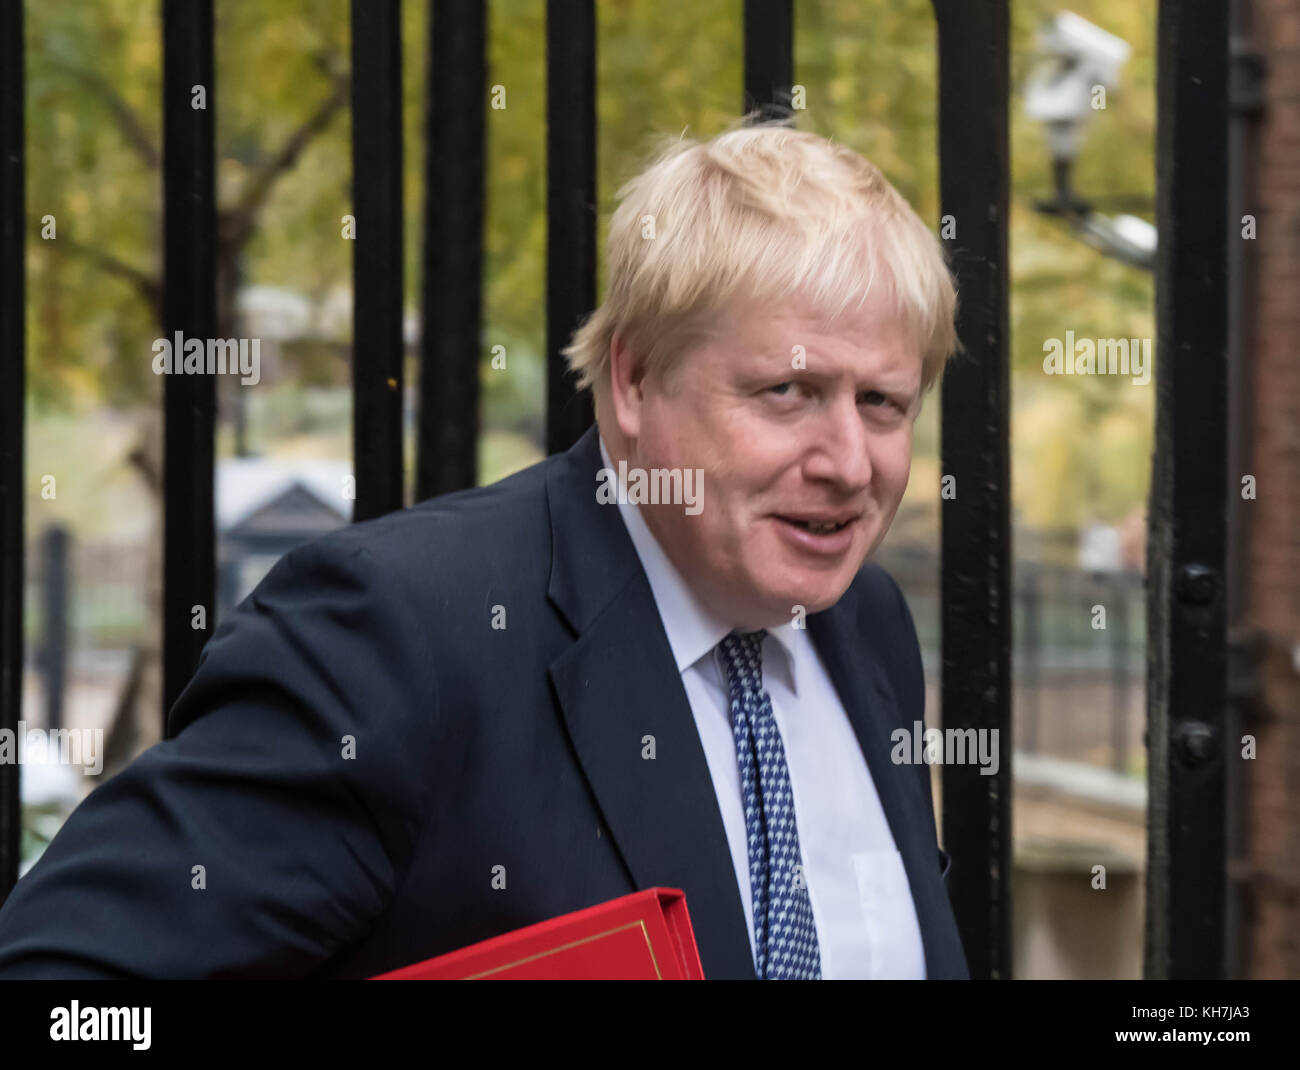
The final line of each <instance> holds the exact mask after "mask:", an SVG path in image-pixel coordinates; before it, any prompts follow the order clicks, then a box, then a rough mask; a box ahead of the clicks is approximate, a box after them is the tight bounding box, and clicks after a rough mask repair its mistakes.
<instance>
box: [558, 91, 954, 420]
mask: <svg viewBox="0 0 1300 1070" xmlns="http://www.w3.org/2000/svg"><path fill="white" fill-rule="evenodd" d="M753 118H754V117H753V116H750V117H746V118H745V119H742V120H740V121H739V123H738V124H736V125H734V126H733V127H731V128H730V129H728V130H726V131H725V132H723V133H721V134H719V135H717V136H716V137H714V138H713V139H712V140H710V141H705V142H700V141H693V140H690V139H687V138H685V137H683V138H673V137H671V136H669V137H666V138H661V139H660V149H659V152H658V154H657V156H656V158H655V159H654V161H653V162H652V163H651V165H650V166H649V167H648V168H647V169H646V170H644V171H643V172H642V173H641V174H639V175H637V176H636V177H635V178H633V179H632V180H631V181H629V182H628V183H627V184H626V185H624V186H623V187H622V189H620V190H619V191H618V200H619V202H620V203H619V206H618V208H617V210H616V211H615V212H614V214H613V217H612V219H611V220H610V227H609V238H608V245H607V253H606V256H607V264H606V270H607V281H606V289H605V299H604V301H603V302H602V303H601V305H600V307H599V308H598V309H596V311H595V312H593V313H592V314H591V315H590V316H589V317H588V318H587V320H586V321H585V322H584V323H583V324H582V326H581V327H579V328H578V330H577V331H576V332H575V333H574V336H573V339H572V341H571V342H570V344H569V345H568V346H566V347H565V348H564V349H563V350H562V351H561V352H562V353H563V354H564V355H565V357H566V358H567V359H568V361H569V368H570V370H571V371H573V372H574V373H576V374H577V377H578V387H579V388H580V389H583V388H589V389H591V390H592V391H593V393H594V394H595V396H596V399H597V401H599V400H600V399H601V398H602V397H603V396H604V395H605V393H606V392H607V391H608V389H609V352H610V344H611V342H612V340H613V337H614V334H615V332H617V333H618V334H619V335H620V336H621V337H622V338H623V340H624V341H625V343H626V344H627V345H629V346H630V348H631V349H632V351H633V352H635V353H636V354H638V355H639V356H640V357H641V358H642V359H643V360H644V361H645V365H646V368H647V370H657V371H659V372H661V373H662V372H666V371H667V370H668V369H669V367H670V366H671V365H672V364H673V362H675V361H676V359H677V358H678V357H679V356H680V355H681V354H682V353H683V352H685V351H687V350H688V349H690V348H691V347H692V345H693V344H695V343H698V342H700V341H703V340H705V339H707V338H708V337H710V336H711V335H712V334H713V333H714V331H715V329H716V328H717V327H718V326H719V323H720V320H721V317H722V313H723V312H724V311H725V310H726V309H728V308H729V306H731V303H732V301H733V299H735V298H738V297H740V298H743V299H745V300H747V301H749V300H752V301H758V302H779V301H782V300H785V299H789V298H793V297H796V296H803V297H805V298H808V299H810V300H811V302H812V304H813V306H814V307H815V308H816V309H818V310H819V311H820V312H821V314H822V315H823V317H824V318H825V319H826V320H827V321H828V322H833V321H834V320H835V319H837V318H838V317H839V316H840V315H843V314H845V313H852V312H853V311H854V310H856V309H859V308H861V306H862V304H863V302H864V301H865V300H866V297H867V293H868V291H869V290H870V289H871V287H872V286H873V285H875V284H876V282H877V275H879V282H880V283H881V284H882V285H883V286H884V287H885V289H886V291H887V300H888V307H892V308H893V309H894V311H895V312H896V313H897V314H898V315H899V316H900V317H901V319H902V320H903V322H904V323H905V325H906V327H907V329H908V330H909V331H910V332H911V334H912V337H913V338H914V339H915V340H916V343H917V348H918V349H920V351H921V356H922V365H921V368H922V370H921V394H922V395H924V394H925V393H926V392H927V391H928V390H929V389H930V388H931V387H932V386H933V385H934V384H935V383H936V382H937V381H938V380H939V378H940V376H941V375H942V372H943V367H944V364H945V363H946V362H947V360H948V358H949V357H950V356H951V355H952V354H953V353H954V352H958V351H960V350H961V349H962V346H961V343H960V341H959V340H958V338H957V334H956V329H955V326H954V317H955V315H956V309H957V293H956V290H955V288H954V286H953V281H952V276H951V270H950V267H949V260H948V256H947V253H946V250H945V249H944V247H943V245H942V244H941V243H940V241H939V239H938V238H937V237H936V236H935V234H934V233H933V232H932V231H931V230H930V228H929V227H927V226H926V225H925V224H924V223H923V222H922V221H921V219H920V217H919V216H917V214H916V213H915V212H914V211H913V210H912V208H911V206H910V205H909V204H908V203H907V201H906V200H904V199H903V197H902V195H901V194H899V192H898V191H897V190H896V189H894V187H893V186H891V185H890V184H889V181H888V180H887V179H886V178H885V177H884V175H882V174H881V173H880V170H879V169H878V168H877V167H876V166H875V165H874V164H872V163H871V162H870V161H868V160H866V159H865V158H864V157H862V156H860V155H858V154H857V153H856V152H853V151H852V150H851V149H848V148H846V147H844V146H843V145H838V144H836V143H834V142H833V141H830V140H828V139H826V138H824V137H819V136H818V135H816V134H812V133H808V132H806V131H800V130H795V129H793V128H792V127H789V126H787V125H784V123H783V122H766V123H762V122H753V121H752V120H753ZM878 268H879V271H877V269H878Z"/></svg>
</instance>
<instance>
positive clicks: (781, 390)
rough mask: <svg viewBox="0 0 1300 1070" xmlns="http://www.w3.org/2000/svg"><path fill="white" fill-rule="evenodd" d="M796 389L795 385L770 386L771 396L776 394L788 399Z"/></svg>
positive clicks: (768, 389)
mask: <svg viewBox="0 0 1300 1070" xmlns="http://www.w3.org/2000/svg"><path fill="white" fill-rule="evenodd" d="M793 389H794V383H777V384H776V385H775V386H769V387H768V388H767V391H768V393H769V394H776V395H777V396H778V397H787V396H788V395H789V394H790V392H791V391H792V390H793Z"/></svg>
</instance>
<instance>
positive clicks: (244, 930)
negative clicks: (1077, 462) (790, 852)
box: [0, 429, 967, 979]
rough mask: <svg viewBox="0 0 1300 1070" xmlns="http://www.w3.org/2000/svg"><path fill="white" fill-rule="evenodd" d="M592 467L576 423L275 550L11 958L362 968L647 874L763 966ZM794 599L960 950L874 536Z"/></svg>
mask: <svg viewBox="0 0 1300 1070" xmlns="http://www.w3.org/2000/svg"><path fill="white" fill-rule="evenodd" d="M600 467H601V459H600V452H599V439H598V438H597V435H596V432H595V430H594V429H592V430H590V431H588V433H587V434H586V435H584V436H583V438H582V439H581V440H580V441H579V442H578V443H577V444H576V445H575V446H574V447H573V449H571V450H569V451H568V452H567V453H563V454H559V455H557V456H555V457H552V458H550V459H548V460H546V461H544V462H542V463H540V464H538V465H535V466H533V467H532V468H529V469H527V470H526V471H523V472H520V473H518V474H517V475H514V476H511V477H510V478H508V479H506V480H503V481H502V482H500V483H497V484H495V485H493V486H490V487H484V488H479V489H474V490H470V491H464V492H461V493H458V494H452V495H448V496H445V497H442V498H436V499H433V500H431V501H429V502H426V503H424V504H422V505H419V506H417V507H414V508H411V509H407V510H403V511H401V512H398V513H394V514H392V515H390V516H386V517H383V518H381V519H378V520H375V521H371V522H368V523H364V524H357V525H353V526H351V527H349V528H345V529H343V530H340V531H338V532H335V533H333V534H331V535H329V536H326V537H325V538H322V539H318V540H316V541H315V542H312V543H309V544H306V545H304V546H302V547H300V548H298V549H296V550H294V551H293V552H291V553H289V554H288V555H286V556H285V557H284V558H283V559H282V560H281V561H280V562H278V563H277V564H276V566H275V567H274V568H273V569H272V570H271V572H270V573H269V574H268V576H267V577H266V578H265V579H264V580H263V581H262V583H261V584H260V585H259V586H258V587H257V589H256V590H255V591H254V592H253V593H252V594H251V595H250V596H249V597H248V599H247V600H245V601H244V602H243V603H242V604H241V605H240V606H239V607H238V608H237V609H236V610H235V611H234V612H233V613H232V614H231V615H230V617H229V619H227V620H225V621H224V622H223V623H222V624H221V625H220V627H219V628H218V629H217V630H216V632H215V633H214V635H213V636H212V639H211V640H210V641H209V643H208V644H207V646H206V647H205V649H204V651H203V655H202V659H201V662H200V664H199V668H198V671H197V672H196V674H195V676H194V678H193V680H192V681H191V682H190V684H189V686H188V687H187V688H186V689H185V691H184V692H183V694H182V695H181V696H180V698H179V699H178V700H177V702H176V705H175V706H174V707H173V709H172V710H171V713H170V728H171V731H172V733H173V735H174V738H171V739H169V740H167V741H166V742H163V743H160V744H158V745H157V746H154V747H152V748H150V749H149V750H148V751H146V752H145V753H144V754H143V755H141V756H140V757H139V758H138V759H137V760H136V761H135V762H134V763H132V764H131V765H130V766H129V767H128V768H126V769H125V770H124V771H122V772H121V773H119V774H118V775H117V776H116V777H114V778H113V779H112V780H110V781H109V782H107V783H105V784H104V785H102V786H101V787H99V788H97V789H96V790H95V791H94V792H92V793H91V795H90V796H88V797H87V798H86V799H85V800H84V801H83V802H82V803H81V805H80V806H79V807H78V808H77V809H76V811H75V812H74V813H73V814H72V816H71V817H70V818H69V819H68V821H67V822H66V823H65V825H64V827H63V828H62V830H61V831H60V832H59V833H58V835H57V836H56V837H55V838H54V840H53V842H52V843H51V844H50V845H49V847H48V848H47V849H46V851H45V854H44V855H43V856H42V858H41V859H40V860H39V862H37V864H36V865H35V866H34V867H33V868H32V870H31V871H30V872H29V873H28V874H27V876H25V877H24V878H23V879H22V880H21V881H19V882H18V885H17V886H16V888H15V889H14V891H13V893H12V894H11V896H10V897H9V899H8V901H7V902H6V904H5V906H4V908H3V910H0V977H36V976H40V977H59V976H61V977H128V976H131V977H136V976H146V977H186V976H208V977H238V976H258V977H272V976H278V977H284V976H321V977H365V976H370V975H373V974H376V973H380V972H382V971H385V970H391V969H395V968H397V967H400V966H404V965H407V964H409V963H412V962H416V961H419V960H421V959H424V958H428V957H430V956H433V955H438V954H440V953H442V952H446V951H451V950H453V949H455V948H458V947H462V946H464V945H465V944H469V943H472V942H474V941H477V940H483V939H486V938H488V937H491V936H495V935H497V934H500V933H503V932H507V931H508V930H511V929H514V928H517V927H520V926H524V925H529V924H531V923H533V922H538V921H541V920H543V919H546V918H550V917H553V916H555V915H557V914H564V913H566V912H568V911H573V910H579V909H581V908H583V907H587V906H591V905H593V904H595V903H599V902H602V901H604V900H607V899H612V898H614V897H616V896H620V895H626V894H628V893H629V892H633V891H636V890H639V889H642V888H648V887H651V886H654V885H660V886H667V887H675V888H681V889H684V890H685V892H686V899H687V905H688V907H689V909H690V913H691V920H692V922H693V924H694V928H695V935H696V939H697V941H698V943H699V949H700V957H701V959H702V960H703V965H704V973H705V976H706V977H707V978H746V979H752V978H753V977H754V966H753V960H752V958H751V952H750V946H749V939H748V935H747V932H746V928H745V914H744V911H743V909H742V906H741V901H740V893H739V891H738V888H737V885H736V878H735V873H734V871H733V869H732V860H731V853H730V850H729V849H728V845H727V839H726V834H725V832H724V831H723V825H722V818H721V815H720V813H719V810H718V804H717V799H716V796H715V794H714V789H713V782H712V780H711V778H710V775H709V769H708V765H707V763H706V761H705V757H704V752H703V749H702V748H701V745H700V741H699V737H698V735H697V732H696V728H695V721H694V718H693V716H692V714H691V711H690V707H689V705H688V703H687V698H686V694H685V691H684V689H683V687H682V684H681V679H680V676H679V675H678V672H677V669H676V665H675V663H674V661H673V657H672V653H671V651H670V648H669V645H668V639H667V636H666V635H665V632H664V628H663V624H662V622H661V621H660V618H659V614H658V611H657V610H656V608H655V603H654V598H653V596H652V594H651V590H650V586H649V583H648V581H647V579H646V576H645V573H644V571H643V570H642V568H641V565H640V561H639V560H638V558H637V555H636V551H635V549H634V548H633V545H632V542H631V539H630V538H629V536H628V534H627V531H626V529H625V528H624V526H623V521H622V518H621V517H620V516H619V513H618V510H617V508H614V507H610V506H602V505H600V504H598V502H597V499H596V487H597V479H596V472H597V470H598V469H599V468H600ZM495 607H504V624H505V627H504V628H501V627H496V628H494V627H493V623H494V620H495V622H496V623H497V624H498V625H500V624H501V623H502V619H501V613H502V610H501V609H497V608H495ZM807 624H808V629H809V633H810V636H811V638H812V640H813V642H814V643H815V644H816V646H817V649H818V651H819V652H820V654H821V656H822V659H823V660H824V662H825V664H826V667H827V670H828V672H829V674H830V676H831V679H832V681H833V683H834V685H835V687H836V689H837V691H838V693H839V695H840V697H841V699H842V700H843V703H844V707H845V709H846V711H847V712H848V715H849V717H850V719H851V720H852V722H853V727H854V730H855V732H856V734H857V739H858V742H859V744H860V746H861V747H862V752H863V754H864V755H865V757H866V761H867V764H868V766H869V768H870V771H871V776H872V779H873V780H874V782H875V786H876V789H877V791H878V792H879V795H880V801H881V803H882V804H883V806H884V811H885V814H886V816H887V818H888V821H889V827H890V829H891V831H892V832H893V835H894V841H895V844H896V846H897V847H898V850H899V851H900V852H901V854H902V860H903V863H904V866H905V868H906V872H907V876H908V880H909V882H910V886H911V891H912V897H913V901H914V902H915V905H916V911H917V916H918V919H919V921H920V928H921V936H922V939H923V942H924V949H925V964H926V971H927V975H928V976H929V977H931V978H964V977H966V976H967V968H966V962H965V958H964V955H963V952H962V946H961V941H960V939H959V937H958V933H957V927H956V924H955V922H954V919H953V913H952V908H951V905H950V903H949V900H948V895H947V891H946V888H945V884H944V878H945V877H946V865H947V860H946V858H945V857H944V856H943V855H942V853H941V852H940V851H939V848H938V845H937V842H936V835H935V823H934V810H933V804H932V801H931V793H930V783H929V775H928V774H929V768H928V766H925V765H894V764H892V763H891V762H890V758H889V753H890V748H891V742H890V731H891V730H892V729H894V728H896V727H903V728H906V729H908V730H909V731H910V730H911V728H912V723H913V721H917V720H921V719H922V711H923V704H924V682H923V678H922V671H921V659H920V652H919V649H918V646H917V640H916V633H915V630H914V628H913V625H912V620H911V616H910V615H909V613H908V610H907V607H906V605H905V604H904V601H903V598H902V596H901V594H900V592H899V590H898V587H897V586H896V585H895V583H894V582H893V580H892V579H890V577H889V576H888V575H887V574H886V573H885V572H884V571H882V570H881V569H880V568H879V567H878V566H876V565H874V564H868V565H866V566H865V567H864V568H863V569H862V571H861V572H860V573H859V574H858V576H857V577H856V578H855V580H854V582H853V584H852V586H851V587H850V588H849V590H848V591H847V592H846V594H845V595H844V597H843V598H841V599H840V601H839V602H838V603H837V604H836V605H835V606H833V607H832V608H831V609H829V610H826V611H825V612H822V613H818V614H814V615H811V616H809V617H808V620H807ZM646 735H653V736H654V737H655V740H656V757H655V758H654V759H653V760H646V759H643V758H642V751H643V744H642V737H643V736H646ZM347 754H352V755H353V756H351V757H348V756H345V755H347ZM196 867H202V870H201V871H200V870H198V869H197V868H196ZM200 875H201V880H200ZM200 883H201V884H202V887H201V888H200V887H197V885H199V884H200ZM502 884H503V885H504V886H500V885H502Z"/></svg>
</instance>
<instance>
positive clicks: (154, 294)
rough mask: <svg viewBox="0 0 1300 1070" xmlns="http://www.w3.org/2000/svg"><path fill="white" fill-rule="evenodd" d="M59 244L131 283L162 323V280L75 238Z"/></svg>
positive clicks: (60, 240) (62, 239)
mask: <svg viewBox="0 0 1300 1070" xmlns="http://www.w3.org/2000/svg"><path fill="white" fill-rule="evenodd" d="M58 244H59V246H60V247H62V248H64V249H67V250H69V251H70V252H73V253H76V254H78V255H79V256H84V257H86V258H87V259H88V260H90V261H92V262H93V263H95V264H97V265H99V267H101V268H102V269H103V270H104V271H106V272H108V274H110V275H116V276H117V277H118V278H120V279H125V280H126V281H127V282H129V283H131V285H132V286H134V287H135V288H136V290H138V291H139V293H140V296H141V297H143V298H144V299H145V300H146V301H147V302H149V307H150V308H151V309H152V310H153V314H154V318H155V319H157V320H158V321H159V322H162V281H161V280H160V279H158V278H156V277H155V276H153V275H150V274H149V273H148V272H145V271H142V270H141V269H140V268H138V267H133V266H132V265H131V264H128V263H127V262H126V261H125V260H119V259H118V258H117V257H115V256H110V255H109V254H108V253H105V252H101V251H100V250H99V249H95V248H92V247H91V246H89V245H82V244H81V242H79V241H77V240H76V239H75V238H60V239H59V241H58Z"/></svg>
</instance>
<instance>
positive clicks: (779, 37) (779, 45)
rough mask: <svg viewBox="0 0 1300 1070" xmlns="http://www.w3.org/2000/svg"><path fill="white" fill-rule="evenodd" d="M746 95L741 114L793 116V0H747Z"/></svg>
mask: <svg viewBox="0 0 1300 1070" xmlns="http://www.w3.org/2000/svg"><path fill="white" fill-rule="evenodd" d="M744 22H745V30H744V36H745V95H744V98H743V99H742V101H741V109H740V111H741V114H742V115H748V114H749V113H750V112H751V111H755V110H757V111H758V112H759V115H758V117H757V121H759V122H762V121H764V120H767V119H772V118H782V119H788V118H790V114H789V109H790V106H791V96H790V94H791V90H792V87H793V85H794V2H793V0H745V15H744Z"/></svg>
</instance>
